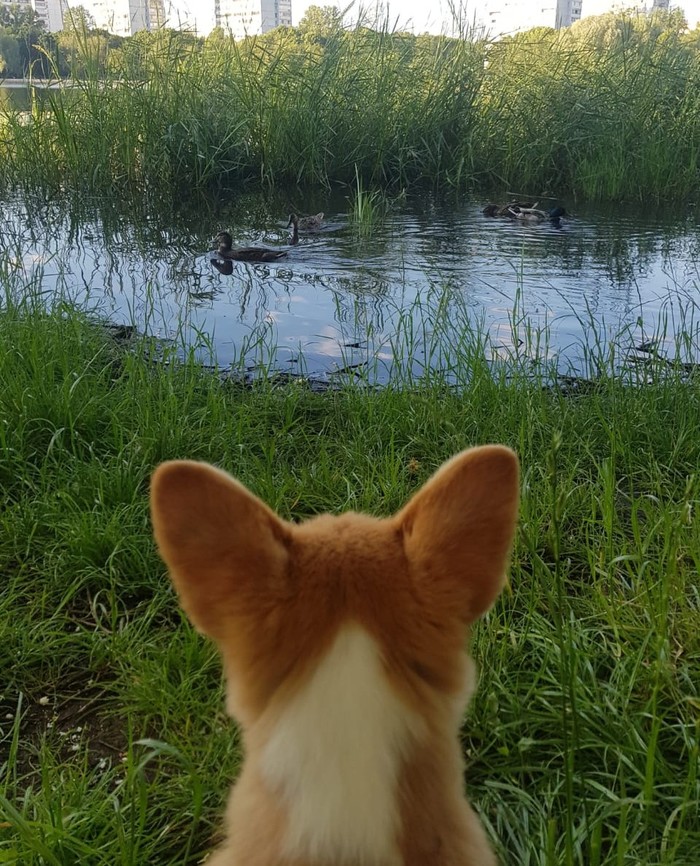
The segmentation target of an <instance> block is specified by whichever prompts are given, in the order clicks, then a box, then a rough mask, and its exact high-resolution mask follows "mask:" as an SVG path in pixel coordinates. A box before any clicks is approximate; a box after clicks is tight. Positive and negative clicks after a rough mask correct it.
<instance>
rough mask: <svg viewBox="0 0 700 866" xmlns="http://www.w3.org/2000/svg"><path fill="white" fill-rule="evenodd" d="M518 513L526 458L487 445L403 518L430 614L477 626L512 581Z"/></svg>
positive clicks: (455, 463)
mask: <svg viewBox="0 0 700 866" xmlns="http://www.w3.org/2000/svg"><path fill="white" fill-rule="evenodd" d="M517 510H518V459H517V457H516V456H515V454H514V453H513V452H512V451H511V450H510V449H508V448H504V447H502V446H499V445H487V446H483V447H481V448H472V449H470V450H468V451H463V452H462V453H461V454H458V455H457V456H456V457H453V458H452V460H450V461H448V462H447V463H445V464H444V465H443V466H442V467H441V468H440V469H439V470H438V471H437V472H436V473H435V475H433V477H432V478H431V479H430V480H429V481H427V482H426V484H425V485H424V486H423V487H422V488H421V489H420V490H419V491H418V493H416V494H415V496H413V498H412V499H411V500H410V501H409V502H408V504H407V505H406V506H405V507H404V508H403V509H402V510H401V511H400V512H399V513H398V514H397V516H396V518H395V519H396V520H397V521H398V525H399V527H400V530H401V531H402V533H403V538H404V549H405V551H406V555H407V558H408V560H409V563H410V567H411V570H412V572H413V574H414V575H415V581H416V587H417V590H418V592H419V593H420V596H421V598H422V599H423V602H424V604H426V606H427V607H428V608H432V609H434V610H435V612H436V613H438V612H440V613H443V614H446V615H456V616H459V617H460V618H461V619H462V620H464V622H466V623H469V622H472V621H473V620H475V619H476V618H477V617H479V616H480V615H481V614H482V613H484V612H485V611H487V610H488V609H489V607H490V606H491V605H492V604H493V602H494V601H495V599H496V598H497V597H498V594H499V593H500V591H501V587H502V585H503V581H504V579H505V571H506V567H507V564H508V558H509V555H510V549H511V545H512V542H513V535H514V532H515V523H516V517H517Z"/></svg>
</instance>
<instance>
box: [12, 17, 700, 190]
mask: <svg viewBox="0 0 700 866" xmlns="http://www.w3.org/2000/svg"><path fill="white" fill-rule="evenodd" d="M0 38H1V37H0ZM698 42H699V40H698V32H697V31H695V32H688V31H687V30H686V27H685V21H684V19H683V18H682V16H681V15H679V14H678V13H677V12H670V13H669V12H665V13H661V12H659V13H655V14H654V15H649V16H645V15H630V14H623V13H620V14H615V15H613V14H609V15H604V16H600V17H598V18H589V19H585V20H583V21H581V22H578V23H577V24H575V25H574V26H572V27H570V28H568V29H566V30H561V31H554V30H549V29H547V28H537V29H535V30H533V31H531V32H529V33H525V34H519V35H517V36H515V37H513V38H506V39H503V40H502V41H500V42H497V43H488V42H481V41H471V40H470V39H467V38H448V37H444V36H428V35H423V36H414V35H412V34H407V33H398V32H392V31H390V30H388V29H386V28H384V29H371V28H369V27H366V26H364V25H363V24H362V23H361V22H360V23H358V24H357V25H355V26H354V27H352V28H348V27H346V26H344V25H343V20H342V16H341V13H339V12H338V11H337V10H335V9H332V8H331V9H328V8H326V9H321V8H319V7H310V8H309V10H308V12H307V15H306V16H305V18H304V19H303V20H302V22H301V24H300V26H299V27H298V28H277V29H276V30H273V31H271V32H270V33H268V34H266V35H265V36H259V37H250V38H248V39H245V40H241V41H234V40H232V39H231V38H230V37H228V36H226V34H224V33H223V31H221V30H217V31H214V32H212V34H211V35H210V36H209V37H208V38H207V39H198V38H196V37H194V36H192V35H191V34H186V33H180V32H177V31H173V30H166V29H162V30H159V31H157V32H155V33H147V32H142V33H138V34H136V35H135V36H133V37H129V38H127V39H119V38H118V37H112V36H109V35H108V34H106V33H104V32H102V31H94V30H93V31H91V30H89V29H87V28H84V29H82V30H80V29H76V30H71V31H64V32H63V33H61V34H57V35H56V36H55V38H53V40H52V41H51V40H50V39H49V37H48V36H46V35H44V36H42V37H41V38H40V39H39V42H38V43H37V46H38V47H37V46H33V47H32V50H33V51H34V52H35V53H37V52H38V54H39V56H40V60H41V64H43V67H42V68H44V67H46V66H49V67H50V71H51V73H52V74H53V75H54V76H56V77H61V76H68V77H70V78H71V79H72V80H73V82H77V83H78V86H77V87H71V88H66V89H65V90H63V91H59V92H57V93H55V94H54V95H53V96H52V98H51V99H49V100H45V101H44V103H43V105H44V109H45V110H44V111H43V112H41V113H39V114H37V115H36V116H35V117H34V121H33V123H32V124H31V125H30V126H27V124H26V123H24V121H23V118H22V117H20V116H18V115H16V114H14V115H13V114H12V112H6V118H5V120H6V123H5V129H6V133H5V138H4V144H2V145H0V156H2V157H3V158H2V159H1V160H0V186H3V185H4V186H5V187H10V186H14V185H17V184H24V183H29V184H34V183H36V182H37V179H38V178H41V183H42V184H43V185H44V186H45V187H49V188H51V187H55V186H57V185H58V186H61V187H65V185H66V184H68V185H69V186H72V187H74V188H75V189H77V190H82V189H85V188H87V189H89V190H98V189H103V190H104V189H118V190H122V191H126V192H127V194H133V193H138V194H142V193H143V192H144V191H145V190H147V189H149V188H150V189H152V188H158V189H159V190H167V191H169V192H170V193H171V194H173V195H179V194H181V192H182V190H184V189H191V188H193V187H197V188H199V187H215V188H216V187H236V186H237V185H240V184H243V183H247V182H250V181H255V182H258V183H260V182H261V183H264V184H267V185H273V184H288V183H305V184H326V185H327V184H331V183H337V182H340V183H345V184H349V185H352V184H354V183H355V179H356V172H357V173H358V174H359V177H360V179H361V180H362V182H363V183H364V184H365V188H369V187H375V188H376V187H393V188H398V189H401V188H404V187H408V186H410V185H411V184H417V183H430V184H432V185H434V186H439V187H442V188H454V189H465V188H469V187H483V188H491V187H494V186H497V187H504V186H505V187H511V188H517V189H520V190H525V189H527V190H528V191H530V193H531V194H532V195H534V196H538V195H539V194H546V193H552V192H556V193H559V194H568V195H574V196H583V197H588V198H608V199H622V198H634V199H637V200H645V199H663V198H666V199H669V198H670V199H673V198H679V197H683V198H687V197H688V196H692V195H693V194H695V193H696V192H697V191H698V188H699V187H700V170H699V168H698V158H699V156H698V155H699V154H700V51H699V50H698ZM2 44H3V43H0V46H1V45H2ZM0 51H2V48H1V47H0ZM3 56H4V57H5V61H6V63H7V65H8V67H9V66H10V62H9V61H8V55H7V54H5V52H3ZM12 62H13V63H14V62H15V61H14V60H12ZM28 62H29V61H28V60H27V57H25V56H22V57H21V58H20V60H19V63H20V64H21V65H22V66H23V68H27V64H28ZM36 62H37V63H38V62H39V61H38V60H37V61H36ZM30 65H31V64H30ZM8 74H12V72H9V73H8Z"/></svg>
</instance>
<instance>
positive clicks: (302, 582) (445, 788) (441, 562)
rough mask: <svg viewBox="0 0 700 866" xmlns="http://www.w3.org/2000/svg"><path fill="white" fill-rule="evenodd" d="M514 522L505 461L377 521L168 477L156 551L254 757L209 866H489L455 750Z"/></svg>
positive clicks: (200, 469)
mask: <svg viewBox="0 0 700 866" xmlns="http://www.w3.org/2000/svg"><path fill="white" fill-rule="evenodd" d="M517 509H518V461H517V458H516V456H515V454H514V453H513V452H512V451H510V450H509V449H508V448H505V447H501V446H496V445H489V446H483V447H479V448H473V449H470V450H467V451H463V452H462V453H461V454H458V455H457V456H456V457H454V458H452V460H450V461H448V462H447V463H445V464H444V465H443V466H442V467H441V468H440V469H439V470H438V471H437V472H436V474H435V475H433V477H432V478H431V479H430V480H429V481H428V482H427V483H426V484H425V485H424V486H423V487H422V488H421V489H420V490H419V491H418V492H417V493H416V494H415V495H414V496H413V498H412V499H410V501H409V502H408V503H407V504H406V505H405V506H404V507H403V508H402V509H401V510H400V511H399V512H398V513H396V514H395V515H394V516H392V517H388V518H383V519H380V518H376V517H369V516H367V515H364V514H355V513H346V514H340V515H338V516H331V515H327V514H326V515H321V516H318V517H313V518H311V519H309V520H307V521H305V522H303V523H300V524H295V523H290V522H287V521H285V520H282V519H281V518H279V517H278V516H277V515H276V514H275V513H274V512H273V511H271V510H270V508H268V507H267V505H265V504H264V503H263V502H261V500H259V499H257V498H256V497H255V496H254V495H253V494H252V493H250V492H249V491H248V490H247V489H246V488H245V487H243V486H242V485H241V484H239V483H238V482H237V481H235V480H234V479H233V478H232V477H231V476H229V475H227V474H226V473H225V472H223V471H221V470H220V469H216V468H214V467H213V466H210V465H208V464H205V463H196V462H191V461H172V462H168V463H163V464H161V465H160V466H159V467H158V468H157V469H156V471H155V473H154V475H153V481H152V486H151V510H152V518H153V525H154V530H155V537H156V541H157V544H158V547H159V550H160V553H161V556H162V557H163V559H164V561H165V563H166V565H167V566H168V569H169V571H170V575H171V577H172V580H173V583H174V584H175V588H176V590H177V593H178V595H179V598H180V602H181V604H182V607H183V608H184V610H185V612H186V613H187V615H188V617H189V618H190V620H191V621H192V623H193V624H194V626H195V627H196V628H197V629H198V630H199V631H201V632H203V633H204V634H206V635H208V636H209V637H211V638H212V639H213V640H214V641H215V642H216V644H217V645H218V648H219V650H220V651H221V655H222V657H223V665H224V672H225V676H226V680H227V709H228V711H229V712H230V714H231V715H232V716H233V717H234V718H235V719H237V720H238V722H239V724H240V727H241V731H242V735H243V742H244V750H245V758H244V763H243V767H242V770H241V773H240V776H239V778H238V780H237V782H236V783H235V785H234V787H233V789H232V791H231V795H230V799H229V804H228V810H227V821H226V823H227V836H226V840H225V841H224V843H223V845H222V846H221V847H220V848H219V849H217V851H216V852H215V853H214V854H213V855H212V856H211V857H210V859H208V860H207V866H495V864H496V858H495V855H494V853H493V850H492V848H491V846H490V844H489V842H488V840H487V838H486V834H485V832H484V830H483V828H482V826H481V824H480V822H479V820H478V818H477V817H476V814H475V813H474V812H473V811H472V809H471V807H470V806H469V804H468V802H467V800H466V797H465V793H464V784H463V773H464V761H463V756H462V752H461V748H460V744H459V740H458V731H459V727H460V723H461V721H462V714H463V710H464V707H465V705H466V703H467V701H468V699H469V697H470V695H471V692H472V690H473V688H474V680H475V674H474V669H473V664H472V663H471V660H470V659H469V656H468V655H467V651H466V649H465V645H466V643H467V637H468V632H469V627H470V625H471V623H473V622H474V620H476V619H477V618H478V617H479V616H481V615H482V614H483V613H484V612H485V611H486V610H488V608H489V607H490V606H491V604H492V603H493V601H494V600H495V599H496V597H497V596H498V594H499V593H500V590H501V587H502V584H503V582H504V579H505V571H506V567H507V564H508V558H509V554H510V548H511V544H512V541H513V534H514V530H515V522H516V515H517Z"/></svg>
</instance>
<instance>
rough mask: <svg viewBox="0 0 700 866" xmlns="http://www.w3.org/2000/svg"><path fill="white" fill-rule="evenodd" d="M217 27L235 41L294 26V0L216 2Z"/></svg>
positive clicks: (232, 0)
mask: <svg viewBox="0 0 700 866" xmlns="http://www.w3.org/2000/svg"><path fill="white" fill-rule="evenodd" d="M215 2H216V5H215V13H216V26H217V27H221V28H222V29H223V30H225V31H226V32H227V33H231V35H232V36H233V37H234V38H235V39H243V38H244V37H246V36H254V35H256V34H260V33H267V32H268V30H274V28H275V27H281V26H287V27H291V26H292V0H215Z"/></svg>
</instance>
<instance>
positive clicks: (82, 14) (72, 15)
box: [63, 6, 95, 33]
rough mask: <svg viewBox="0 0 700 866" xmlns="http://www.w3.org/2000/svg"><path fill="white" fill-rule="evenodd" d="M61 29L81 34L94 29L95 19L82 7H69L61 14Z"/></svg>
mask: <svg viewBox="0 0 700 866" xmlns="http://www.w3.org/2000/svg"><path fill="white" fill-rule="evenodd" d="M63 29H64V30H77V31H78V32H79V33H83V32H84V31H86V30H94V29H95V18H94V16H93V15H92V13H91V12H89V11H88V10H87V9H86V8H85V7H84V6H69V7H68V8H67V9H66V11H65V12H64V13H63Z"/></svg>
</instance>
